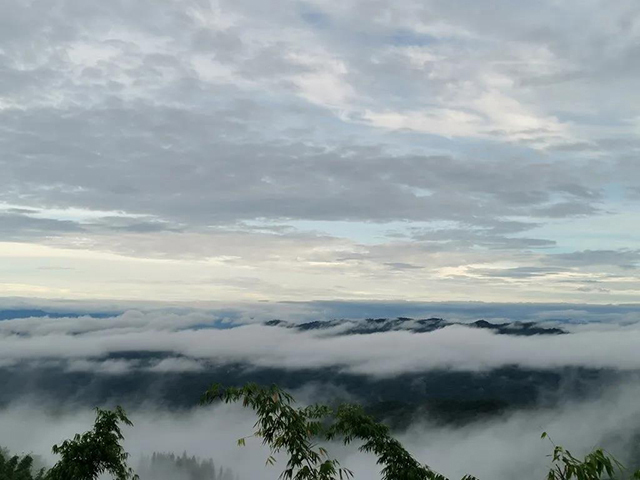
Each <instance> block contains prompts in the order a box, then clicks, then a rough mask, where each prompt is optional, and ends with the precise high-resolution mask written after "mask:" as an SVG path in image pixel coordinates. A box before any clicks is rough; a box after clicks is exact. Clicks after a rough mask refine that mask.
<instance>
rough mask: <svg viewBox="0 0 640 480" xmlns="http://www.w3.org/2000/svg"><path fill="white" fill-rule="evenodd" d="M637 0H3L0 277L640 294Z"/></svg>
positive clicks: (46, 292)
mask: <svg viewBox="0 0 640 480" xmlns="http://www.w3.org/2000/svg"><path fill="white" fill-rule="evenodd" d="M639 37H640V5H639V4H638V2H636V1H633V0H631V1H624V0H621V1H618V2H604V1H594V0H580V1H562V2H560V1H554V0H547V1H540V2H529V3H523V2H513V1H506V0H505V1H498V0H496V1H486V2H476V1H471V0H469V1H461V0H452V1H447V2H436V1H425V0H420V1H417V0H416V1H414V0H395V1H393V2H391V1H378V0H367V1H359V0H350V1H347V2H345V1H334V0H308V1H293V0H288V1H285V0H273V1H270V2H264V1H259V0H234V1H227V0H219V1H214V0H211V1H209V0H186V1H169V0H140V1H136V2H129V1H125V0H113V1H109V2H104V1H102V0H46V1H45V0H30V1H20V2H17V1H11V0H9V1H5V2H0V296H3V297H40V298H49V299H62V298H64V299H83V300H88V299H102V300H108V299H121V300H132V301H133V300H153V301H188V302H194V301H202V300H207V301H229V302H278V301H292V300H298V301H300V300H304V301H322V300H333V299H340V300H351V301H367V300H371V299H375V300H381V299H385V300H393V301H421V302H428V301H438V302H446V301H467V300H472V301H486V302H568V303H572V302H580V303H602V304H608V303H633V302H637V301H638V300H639V299H640V295H639V294H640V279H639V277H638V272H639V270H638V267H639V266H640V227H639V225H640V223H639V222H638V211H639V202H640V181H639V179H640V163H639V162H638V160H637V158H636V157H637V153H638V150H639V148H640V137H639V134H640V98H639V97H640V92H639V91H638V88H637V78H638V74H639V73H640V72H639V69H640V62H638V61H637V59H638V55H639V54H640V47H639V45H640V42H639V41H638V40H639Z"/></svg>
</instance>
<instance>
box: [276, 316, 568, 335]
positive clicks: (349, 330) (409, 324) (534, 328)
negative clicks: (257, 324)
mask: <svg viewBox="0 0 640 480" xmlns="http://www.w3.org/2000/svg"><path fill="white" fill-rule="evenodd" d="M264 325H266V326H269V327H280V328H292V329H295V330H299V331H310V330H329V329H333V328H335V329H336V330H337V331H336V335H368V334H372V333H382V332H394V331H410V332H414V333H428V332H434V331H436V330H440V329H443V328H446V327H450V326H453V325H461V326H465V327H469V328H481V329H484V330H491V331H493V332H495V333H497V334H499V335H517V336H533V335H562V334H565V333H567V332H566V331H565V330H563V329H561V328H557V327H543V326H540V325H538V324H537V323H535V322H512V323H509V322H507V323H491V322H488V321H486V320H477V321H475V322H472V323H463V322H449V321H447V320H444V319H442V318H435V317H434V318H423V319H413V318H408V317H398V318H367V319H364V320H338V319H336V320H316V321H313V322H307V323H292V322H287V321H285V320H270V321H268V322H265V323H264Z"/></svg>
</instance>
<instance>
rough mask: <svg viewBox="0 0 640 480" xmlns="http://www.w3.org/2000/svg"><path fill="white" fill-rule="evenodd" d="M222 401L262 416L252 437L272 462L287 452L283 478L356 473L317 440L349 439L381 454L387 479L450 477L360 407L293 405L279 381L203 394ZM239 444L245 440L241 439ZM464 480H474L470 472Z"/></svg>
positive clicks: (328, 478)
mask: <svg viewBox="0 0 640 480" xmlns="http://www.w3.org/2000/svg"><path fill="white" fill-rule="evenodd" d="M217 400H222V401H223V402H225V403H232V402H242V405H243V406H244V407H247V408H251V409H253V410H254V411H255V412H256V414H257V417H258V420H257V421H256V423H255V429H256V430H255V432H254V434H253V436H256V437H260V438H262V443H263V444H264V445H267V446H268V447H269V448H270V449H271V455H270V456H269V457H268V459H267V463H268V464H273V463H275V458H274V455H275V454H276V453H278V452H281V451H284V452H285V453H286V454H287V455H288V460H287V464H286V466H285V469H284V471H283V472H282V474H281V475H280V478H281V479H282V480H337V479H341V480H343V479H345V478H349V477H351V476H352V472H351V471H350V470H348V469H346V468H342V467H340V464H339V463H338V461H337V460H335V459H331V458H330V457H329V454H328V452H327V450H326V449H325V448H324V447H322V446H320V445H319V444H318V442H321V441H330V440H341V441H342V442H343V443H345V444H349V443H352V442H354V441H356V440H358V441H360V442H362V446H361V447H360V450H361V451H363V452H369V453H373V454H374V455H376V456H377V457H378V464H379V465H380V466H381V471H382V475H383V480H446V479H445V477H443V476H442V475H440V474H438V473H436V472H433V471H432V470H431V469H430V468H429V467H428V466H427V465H423V464H421V463H419V462H418V461H417V460H416V459H414V458H413V457H412V456H411V454H410V453H409V452H407V450H405V449H404V447H403V446H402V444H400V442H398V441H397V440H396V439H394V438H393V437H392V436H391V434H390V432H389V428H388V427H387V426H385V425H383V424H381V423H378V422H376V421H375V420H374V419H373V418H371V417H370V416H368V415H366V414H365V413H364V410H363V409H362V408H361V407H359V406H354V405H343V406H341V407H339V408H338V409H337V410H334V409H331V408H329V407H327V406H324V405H311V406H308V407H294V406H293V403H294V400H293V398H292V397H291V395H289V394H287V393H285V392H283V391H282V390H280V389H279V388H278V387H277V386H275V385H273V386H271V387H268V388H265V387H260V386H258V385H255V384H249V385H246V386H244V387H242V388H227V389H223V388H221V387H220V386H219V385H214V386H213V387H211V388H210V389H209V390H208V391H207V392H206V393H205V394H204V395H203V397H202V402H203V403H212V402H215V401H217ZM238 444H239V445H244V444H245V439H244V438H241V439H240V440H238ZM463 480H475V479H474V477H471V476H466V477H464V479H463Z"/></svg>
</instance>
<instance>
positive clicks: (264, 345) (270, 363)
mask: <svg viewBox="0 0 640 480" xmlns="http://www.w3.org/2000/svg"><path fill="white" fill-rule="evenodd" d="M555 314H557V312H556V313H555ZM630 320H631V317H628V320H627V322H626V323H625V324H616V323H610V322H607V323H596V324H589V323H587V324H579V325H575V326H573V327H572V326H571V325H569V326H568V328H569V330H570V332H571V333H569V334H566V335H536V336H533V337H515V336H511V335H498V334H495V333H493V332H491V331H489V330H482V329H477V328H471V327H468V326H464V325H452V326H448V327H446V328H443V329H441V330H436V331H434V332H429V333H414V332H411V331H390V332H384V333H376V334H371V335H340V334H339V333H340V331H341V329H342V327H336V328H334V329H328V330H319V331H298V330H295V329H289V328H285V327H270V326H266V325H263V324H261V323H256V324H244V325H243V324H233V323H228V321H227V322H225V321H221V320H220V319H216V318H215V317H214V316H212V315H211V314H207V313H204V312H191V313H183V314H179V313H178V314H176V313H162V312H159V311H156V312H147V313H143V312H139V311H128V312H125V313H124V314H122V315H120V316H117V317H109V318H90V317H79V318H27V319H15V320H5V321H2V322H0V362H2V365H3V366H4V367H9V368H11V367H12V366H17V365H25V364H30V363H31V364H33V365H41V366H42V365H46V364H47V363H49V364H50V365H59V366H61V367H62V368H64V369H66V370H68V371H92V372H101V373H106V374H118V373H124V372H128V371H132V370H136V369H145V370H151V371H154V372H160V373H161V372H176V371H184V372H189V371H202V370H206V368H207V367H208V366H214V365H215V366H219V365H225V364H228V365H232V364H244V365H248V366H258V367H272V368H284V369H287V370H306V369H316V368H336V369H338V370H339V371H341V372H344V373H351V374H364V375H368V376H372V377H390V376H394V375H398V374H403V373H417V372H426V371H433V370H454V371H488V370H492V369H496V368H501V367H509V366H519V367H522V368H526V369H559V368H563V367H587V368H594V369H611V370H628V371H634V370H640V356H639V355H638V354H637V344H638V342H639V341H640V322H639V321H638V319H637V318H636V319H635V321H633V320H632V321H630ZM229 327H232V328H229ZM148 352H154V353H157V352H161V354H162V356H161V358H159V359H157V360H154V361H153V362H152V363H151V364H149V363H148V362H143V363H141V362H140V361H139V360H127V359H126V358H124V359H119V358H116V359H114V358H108V357H109V356H110V355H112V354H118V355H122V354H131V353H137V354H140V353H148ZM51 362H53V363H51Z"/></svg>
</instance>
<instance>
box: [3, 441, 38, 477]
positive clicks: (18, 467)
mask: <svg viewBox="0 0 640 480" xmlns="http://www.w3.org/2000/svg"><path fill="white" fill-rule="evenodd" d="M33 470H34V466H33V457H32V456H31V455H25V456H23V457H20V456H18V455H13V456H10V455H9V452H8V451H6V450H4V449H1V448H0V479H2V480H43V478H44V473H45V471H44V469H42V470H39V471H37V472H36V473H35V474H34V473H33Z"/></svg>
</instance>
